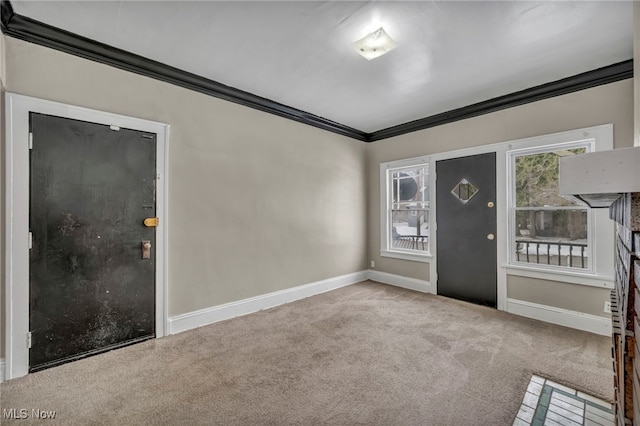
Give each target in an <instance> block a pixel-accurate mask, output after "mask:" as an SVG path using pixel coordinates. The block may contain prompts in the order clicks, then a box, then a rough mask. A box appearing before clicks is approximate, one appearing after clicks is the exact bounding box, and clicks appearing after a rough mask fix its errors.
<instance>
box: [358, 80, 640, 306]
mask: <svg viewBox="0 0 640 426" xmlns="http://www.w3.org/2000/svg"><path fill="white" fill-rule="evenodd" d="M632 111H633V80H632V79H628V80H624V81H620V82H617V83H612V84H608V85H605V86H599V87H595V88H592V89H588V90H583V91H580V92H576V93H571V94H568V95H564V96H559V97H555V98H551V99H546V100H543V101H539V102H534V103H530V104H527V105H522V106H518V107H515V108H510V109H506V110H503V111H498V112H495V113H491V114H486V115H482V116H480V117H475V118H471V119H468V120H462V121H458V122H455V123H451V124H447V125H443V126H438V127H434V128H431V129H426V130H422V131H419V132H414V133H410V134H406V135H402V136H398V137H395V138H390V139H385V140H382V141H379V142H374V143H372V144H369V145H368V147H367V148H368V149H367V158H368V163H369V165H368V167H369V170H370V175H369V258H370V260H374V261H375V263H376V269H377V270H380V271H383V272H389V273H393V274H399V275H404V276H408V277H412V278H418V279H422V280H429V265H428V264H424V263H418V262H410V261H404V260H396V259H391V258H385V257H381V256H380V254H379V250H380V181H379V179H380V177H379V172H378V170H379V164H380V163H382V162H386V161H392V160H399V159H403V158H410V157H417V156H421V155H428V154H434V153H440V152H445V151H451V150H456V149H463V148H469V147H474V146H479V145H486V144H491V143H497V142H503V141H509V140H514V139H521V138H526V137H532V136H539V135H545V134H549V133H556V132H561V131H567V130H573V129H579V128H583V127H590V126H595V125H599V124H606V123H613V124H614V139H615V141H614V144H615V147H616V148H620V147H625V146H631V145H632V144H633V113H632ZM512 282H513V280H511V279H510V280H509V285H508V289H507V297H514V296H513V294H514V293H513V289H512V287H511V283H512ZM518 282H521V280H519V281H518ZM527 282H529V285H530V286H531V288H532V289H534V290H532V292H536V291H537V289H538V288H539V287H536V286H537V284H538V281H537V280H533V279H531V280H527ZM582 288H583V287H580V286H570V287H567V286H558V285H556V286H548V289H549V291H551V293H550V296H549V299H548V300H549V301H550V302H552V303H551V304H552V306H557V307H561V308H565V309H571V307H570V304H567V303H565V301H566V300H567V298H566V297H564V296H565V295H566V294H569V293H570V294H571V295H572V297H576V298H583V297H586V298H589V300H588V301H586V302H585V305H584V306H585V307H587V306H588V307H593V309H591V310H589V311H583V312H586V313H591V314H594V315H602V316H604V315H605V314H604V312H603V309H602V301H604V300H608V291H607V290H603V289H598V291H593V290H592V289H591V288H588V290H584V292H583V291H580V290H581V289H582ZM584 288H586V287H584ZM517 294H519V295H526V294H525V293H524V292H522V291H520V292H518V293H517ZM531 294H532V293H530V295H528V296H527V299H525V300H529V301H531V302H535V300H537V299H536V298H535V297H534V296H532V295H531ZM596 299H597V300H598V303H596ZM596 307H599V308H598V309H596Z"/></svg>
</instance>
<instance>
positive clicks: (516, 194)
mask: <svg viewBox="0 0 640 426" xmlns="http://www.w3.org/2000/svg"><path fill="white" fill-rule="evenodd" d="M590 148H591V144H590V143H589V142H578V143H570V144H559V145H554V146H552V147H549V146H547V147H542V148H535V149H524V150H516V151H511V153H510V160H511V197H510V198H511V200H510V201H511V206H510V207H511V212H510V214H511V221H510V228H511V229H510V233H511V250H510V258H511V263H512V264H528V265H535V266H536V267H543V268H550V269H560V270H574V271H576V270H577V271H592V270H593V255H592V253H593V247H592V244H591V241H592V238H591V229H592V227H591V221H592V218H591V210H590V209H589V208H587V207H585V206H582V205H579V204H576V203H575V202H573V201H570V200H568V199H565V198H563V197H561V196H560V195H559V193H558V160H559V158H560V157H563V156H569V155H577V154H582V153H585V152H588V151H590Z"/></svg>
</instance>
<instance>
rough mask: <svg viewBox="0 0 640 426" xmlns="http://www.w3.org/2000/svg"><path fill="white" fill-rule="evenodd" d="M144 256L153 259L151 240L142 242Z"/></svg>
mask: <svg viewBox="0 0 640 426" xmlns="http://www.w3.org/2000/svg"><path fill="white" fill-rule="evenodd" d="M142 258H143V259H151V241H148V240H146V241H143V242H142Z"/></svg>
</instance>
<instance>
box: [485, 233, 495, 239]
mask: <svg viewBox="0 0 640 426" xmlns="http://www.w3.org/2000/svg"><path fill="white" fill-rule="evenodd" d="M494 238H495V235H493V234H489V235H487V240H493V239H494Z"/></svg>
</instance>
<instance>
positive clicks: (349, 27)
mask: <svg viewBox="0 0 640 426" xmlns="http://www.w3.org/2000/svg"><path fill="white" fill-rule="evenodd" d="M11 4H12V6H13V9H14V11H15V12H16V13H17V14H20V15H23V16H26V17H29V18H32V19H35V20H38V21H42V22H45V23H47V24H50V25H53V26H55V27H59V28H62V29H66V30H68V31H71V32H73V33H76V34H80V35H82V36H85V37H88V38H91V39H94V40H97V41H100V42H103V43H106V44H108V45H111V46H114V47H118V48H120V49H124V50H126V51H129V52H132V53H136V54H138V55H142V56H144V57H147V58H150V59H154V60H156V61H159V62H162V63H165V64H167V65H171V66H174V67H176V68H180V69H183V70H185V71H189V72H192V73H194V74H198V75H200V76H203V77H206V78H209V79H211V80H215V81H218V82H220V83H223V84H226V85H229V86H232V87H235V88H238V89H241V90H245V91H248V92H251V93H254V94H256V95H259V96H263V97H265V98H268V99H271V100H273V101H277V102H280V103H283V104H285V105H288V106H291V107H294V108H297V109H300V110H303V111H306V112H310V113H312V114H315V115H318V116H320V117H324V118H327V119H330V120H333V121H335V122H338V123H341V124H344V125H347V126H351V127H354V128H356V129H359V130H362V131H365V132H373V131H376V130H380V129H383V128H387V127H390V126H394V125H397V124H402V123H405V122H408V121H412V120H416V119H420V118H424V117H428V116H431V115H434V114H438V113H441V112H445V111H449V110H452V109H455V108H459V107H463V106H466V105H470V104H473V103H476V102H480V101H484V100H487V99H491V98H494V97H496V96H500V95H505V94H508V93H512V92H515V91H518V90H522V89H526V88H529V87H533V86H536V85H539V84H543V83H547V82H551V81H555V80H559V79H561V78H564V77H568V76H572V75H575V74H579V73H581V72H584V71H589V70H592V69H595V68H599V67H602V66H606V65H610V64H612V63H616V62H620V61H624V60H627V59H631V58H632V56H633V22H632V19H633V18H632V15H633V12H632V8H633V4H632V2H630V1H627V2H610V1H600V2H582V1H580V2H525V1H500V2H482V1H475V2H453V1H451V2H450V1H446V2H441V1H411V2H408V1H393V2H365V1H356V2H343V1H321V2H320V1H284V2H271V1H255V2H248V1H235V2H223V1H208V2H203V1H200V2H192V1H151V2H141V1H108V2H102V1H62V2H58V1H43V2H40V1H22V0H12V1H11ZM381 25H382V26H384V28H385V30H386V31H387V32H388V33H389V35H390V36H391V37H393V39H395V41H396V42H397V43H398V45H399V47H398V48H396V49H395V50H393V51H392V52H390V53H388V54H387V55H385V56H382V57H380V58H377V59H374V60H372V61H370V62H369V61H367V60H365V59H364V58H362V57H361V56H359V55H358V54H357V53H356V52H354V51H353V50H351V47H350V44H351V43H352V42H354V41H356V40H358V39H360V38H361V37H363V36H364V35H366V34H367V33H369V32H371V31H373V30H375V29H377V28H378V27H379V26H381Z"/></svg>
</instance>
